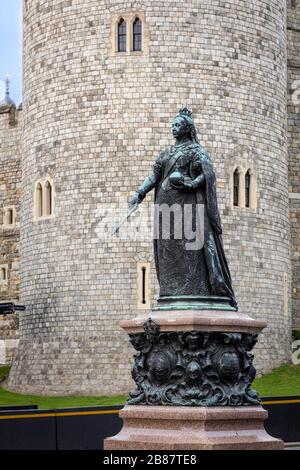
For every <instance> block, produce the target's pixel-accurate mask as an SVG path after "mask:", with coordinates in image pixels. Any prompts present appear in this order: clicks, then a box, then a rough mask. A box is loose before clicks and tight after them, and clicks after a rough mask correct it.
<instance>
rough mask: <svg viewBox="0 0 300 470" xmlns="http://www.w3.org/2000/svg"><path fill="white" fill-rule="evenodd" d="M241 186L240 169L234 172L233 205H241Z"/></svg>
mask: <svg viewBox="0 0 300 470" xmlns="http://www.w3.org/2000/svg"><path fill="white" fill-rule="evenodd" d="M239 187H240V172H239V170H238V169H236V170H235V172H234V173H233V205H234V206H238V205H239Z"/></svg>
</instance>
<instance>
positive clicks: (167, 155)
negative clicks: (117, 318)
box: [141, 141, 236, 307]
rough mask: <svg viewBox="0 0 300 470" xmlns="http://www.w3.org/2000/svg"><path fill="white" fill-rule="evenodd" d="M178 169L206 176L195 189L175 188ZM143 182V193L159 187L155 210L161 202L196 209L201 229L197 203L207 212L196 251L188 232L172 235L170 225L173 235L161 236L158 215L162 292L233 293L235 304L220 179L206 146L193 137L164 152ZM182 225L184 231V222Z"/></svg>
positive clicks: (156, 251) (156, 252)
mask: <svg viewBox="0 0 300 470" xmlns="http://www.w3.org/2000/svg"><path fill="white" fill-rule="evenodd" d="M175 171H176V172H179V173H180V174H182V175H183V176H184V177H185V178H187V179H191V180H194V179H195V178H197V176H199V175H201V174H202V175H203V176H204V183H203V184H202V185H201V186H200V187H199V188H197V189H195V190H180V189H174V187H172V185H171V182H170V175H172V173H174V172H175ZM144 185H145V186H144V188H143V187H142V188H141V189H142V191H143V190H144V191H145V192H147V191H148V190H149V188H150V186H151V187H155V204H156V208H159V207H162V205H163V204H167V205H169V206H170V207H171V206H173V205H174V204H176V205H178V206H180V207H181V208H182V211H184V207H185V205H190V207H193V208H194V209H195V210H194V212H193V214H194V216H193V227H194V228H195V227H196V228H197V230H199V224H198V225H197V224H196V217H197V216H196V213H197V212H196V211H197V204H202V205H203V210H204V220H202V223H204V244H203V247H202V248H201V249H197V250H187V249H186V247H187V245H186V244H187V243H189V242H191V240H190V239H188V238H185V236H183V237H182V238H181V239H178V238H176V236H175V237H174V227H172V224H171V233H170V237H169V238H168V237H164V236H162V227H161V225H162V216H161V215H160V216H158V217H156V220H157V221H159V224H158V226H156V227H155V235H156V236H155V237H154V255H155V263H156V271H157V277H158V281H159V284H160V295H161V296H177V295H205V296H206V295H213V296H223V297H229V298H230V299H231V303H232V305H233V306H235V307H236V300H235V296H234V292H233V289H232V283H231V276H230V272H229V268H228V264H227V261H226V257H225V253H224V248H223V242H222V228H221V222H220V215H219V210H218V204H217V194H216V178H215V173H214V170H213V165H212V162H211V159H210V157H209V155H208V153H207V151H206V150H205V149H204V147H203V146H202V145H200V144H199V143H198V142H191V141H190V142H187V143H184V144H180V145H177V146H173V147H171V148H169V149H167V150H165V151H164V152H162V153H161V154H160V156H159V157H158V159H157V161H156V162H155V165H154V168H153V175H151V177H150V178H149V179H148V182H147V180H146V181H145V183H144ZM147 185H148V186H149V187H148V188H147ZM182 213H183V212H182ZM198 220H199V219H198ZM200 222H201V220H200ZM176 223H178V220H176ZM179 223H180V222H179ZM182 224H184V222H182ZM182 229H183V230H182V232H183V235H185V232H184V227H183V225H182Z"/></svg>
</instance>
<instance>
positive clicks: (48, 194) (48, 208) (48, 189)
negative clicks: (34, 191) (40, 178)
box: [44, 181, 52, 216]
mask: <svg viewBox="0 0 300 470" xmlns="http://www.w3.org/2000/svg"><path fill="white" fill-rule="evenodd" d="M44 215H46V216H47V215H52V186H51V184H50V183H49V181H46V184H45V214H44Z"/></svg>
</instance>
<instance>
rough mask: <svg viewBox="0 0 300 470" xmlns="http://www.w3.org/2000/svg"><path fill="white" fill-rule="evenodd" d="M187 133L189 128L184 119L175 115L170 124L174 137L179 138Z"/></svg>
mask: <svg viewBox="0 0 300 470" xmlns="http://www.w3.org/2000/svg"><path fill="white" fill-rule="evenodd" d="M188 133H189V128H188V125H187V122H186V120H185V119H183V118H182V117H180V116H177V117H176V118H175V119H174V121H173V124H172V134H173V136H174V137H175V139H180V138H181V137H183V136H185V135H187V134H188Z"/></svg>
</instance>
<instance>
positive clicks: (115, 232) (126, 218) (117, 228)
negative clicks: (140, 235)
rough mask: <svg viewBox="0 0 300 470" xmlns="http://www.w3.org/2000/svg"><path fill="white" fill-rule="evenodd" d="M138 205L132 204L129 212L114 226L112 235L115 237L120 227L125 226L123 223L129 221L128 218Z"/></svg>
mask: <svg viewBox="0 0 300 470" xmlns="http://www.w3.org/2000/svg"><path fill="white" fill-rule="evenodd" d="M138 205H139V204H138V203H136V204H134V206H132V207H131V208H130V209H129V211H128V212H127V214H126V215H125V217H124V218H123V219H122V220H121V222H120V223H119V224H118V225H117V226H116V228H115V229H114V230H113V232H112V235H116V234H117V233H118V232H119V230H120V228H121V227H122V225H124V224H125V222H127V220H128V219H129V217H130V216H131V215H132V214H133V213H134V212H135V211H136V210H137V208H138Z"/></svg>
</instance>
